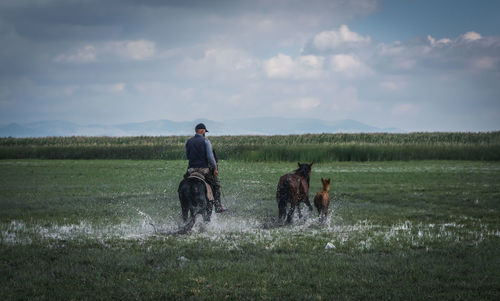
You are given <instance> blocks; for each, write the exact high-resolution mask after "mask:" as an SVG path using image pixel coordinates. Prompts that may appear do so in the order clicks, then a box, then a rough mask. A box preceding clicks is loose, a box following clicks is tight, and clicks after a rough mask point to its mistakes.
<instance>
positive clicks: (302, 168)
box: [295, 165, 310, 185]
mask: <svg viewBox="0 0 500 301" xmlns="http://www.w3.org/2000/svg"><path fill="white" fill-rule="evenodd" d="M306 166H307V165H301V166H300V167H299V168H297V169H296V170H295V174H296V175H299V176H301V177H303V178H305V179H306V181H307V185H309V181H310V177H309V173H308V172H307V168H306Z"/></svg>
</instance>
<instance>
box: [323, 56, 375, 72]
mask: <svg viewBox="0 0 500 301" xmlns="http://www.w3.org/2000/svg"><path fill="white" fill-rule="evenodd" d="M330 67H331V68H332V70H333V71H335V72H338V73H342V74H344V75H346V76H348V77H357V76H365V75H370V74H372V73H373V71H372V70H371V69H370V68H369V67H368V66H366V65H365V64H364V63H363V62H362V61H361V60H360V59H359V58H358V57H357V56H356V55H354V54H336V55H332V56H331V57H330Z"/></svg>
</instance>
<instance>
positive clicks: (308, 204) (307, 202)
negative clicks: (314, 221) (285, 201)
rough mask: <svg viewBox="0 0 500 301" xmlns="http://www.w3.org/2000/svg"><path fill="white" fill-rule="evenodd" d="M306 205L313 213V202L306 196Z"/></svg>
mask: <svg viewBox="0 0 500 301" xmlns="http://www.w3.org/2000/svg"><path fill="white" fill-rule="evenodd" d="M304 203H305V204H306V205H307V207H308V208H309V211H310V212H312V211H313V206H312V205H311V202H309V196H308V195H306V197H305V199H304Z"/></svg>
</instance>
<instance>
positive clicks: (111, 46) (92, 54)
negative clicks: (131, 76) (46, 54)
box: [53, 40, 156, 63]
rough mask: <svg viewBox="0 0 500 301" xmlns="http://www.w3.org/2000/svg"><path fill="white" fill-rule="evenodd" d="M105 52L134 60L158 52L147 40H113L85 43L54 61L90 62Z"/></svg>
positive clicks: (152, 55) (143, 58)
mask: <svg viewBox="0 0 500 301" xmlns="http://www.w3.org/2000/svg"><path fill="white" fill-rule="evenodd" d="M105 54H108V55H112V56H114V57H121V58H125V59H132V60H146V59H150V58H153V57H154V56H155V54H156V45H155V43H154V42H151V41H146V40H137V41H113V42H106V43H104V44H96V45H85V46H83V47H82V48H80V49H77V50H76V51H74V53H67V54H60V55H58V56H56V57H55V58H54V59H53V61H54V62H58V63H61V62H66V63H90V62H95V61H97V60H98V57H101V56H103V55H105Z"/></svg>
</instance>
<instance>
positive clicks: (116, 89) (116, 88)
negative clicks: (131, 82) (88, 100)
mask: <svg viewBox="0 0 500 301" xmlns="http://www.w3.org/2000/svg"><path fill="white" fill-rule="evenodd" d="M125 88H126V84H125V83H112V84H103V85H91V86H90V90H92V91H94V92H97V93H109V94H116V93H122V92H124V91H125Z"/></svg>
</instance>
